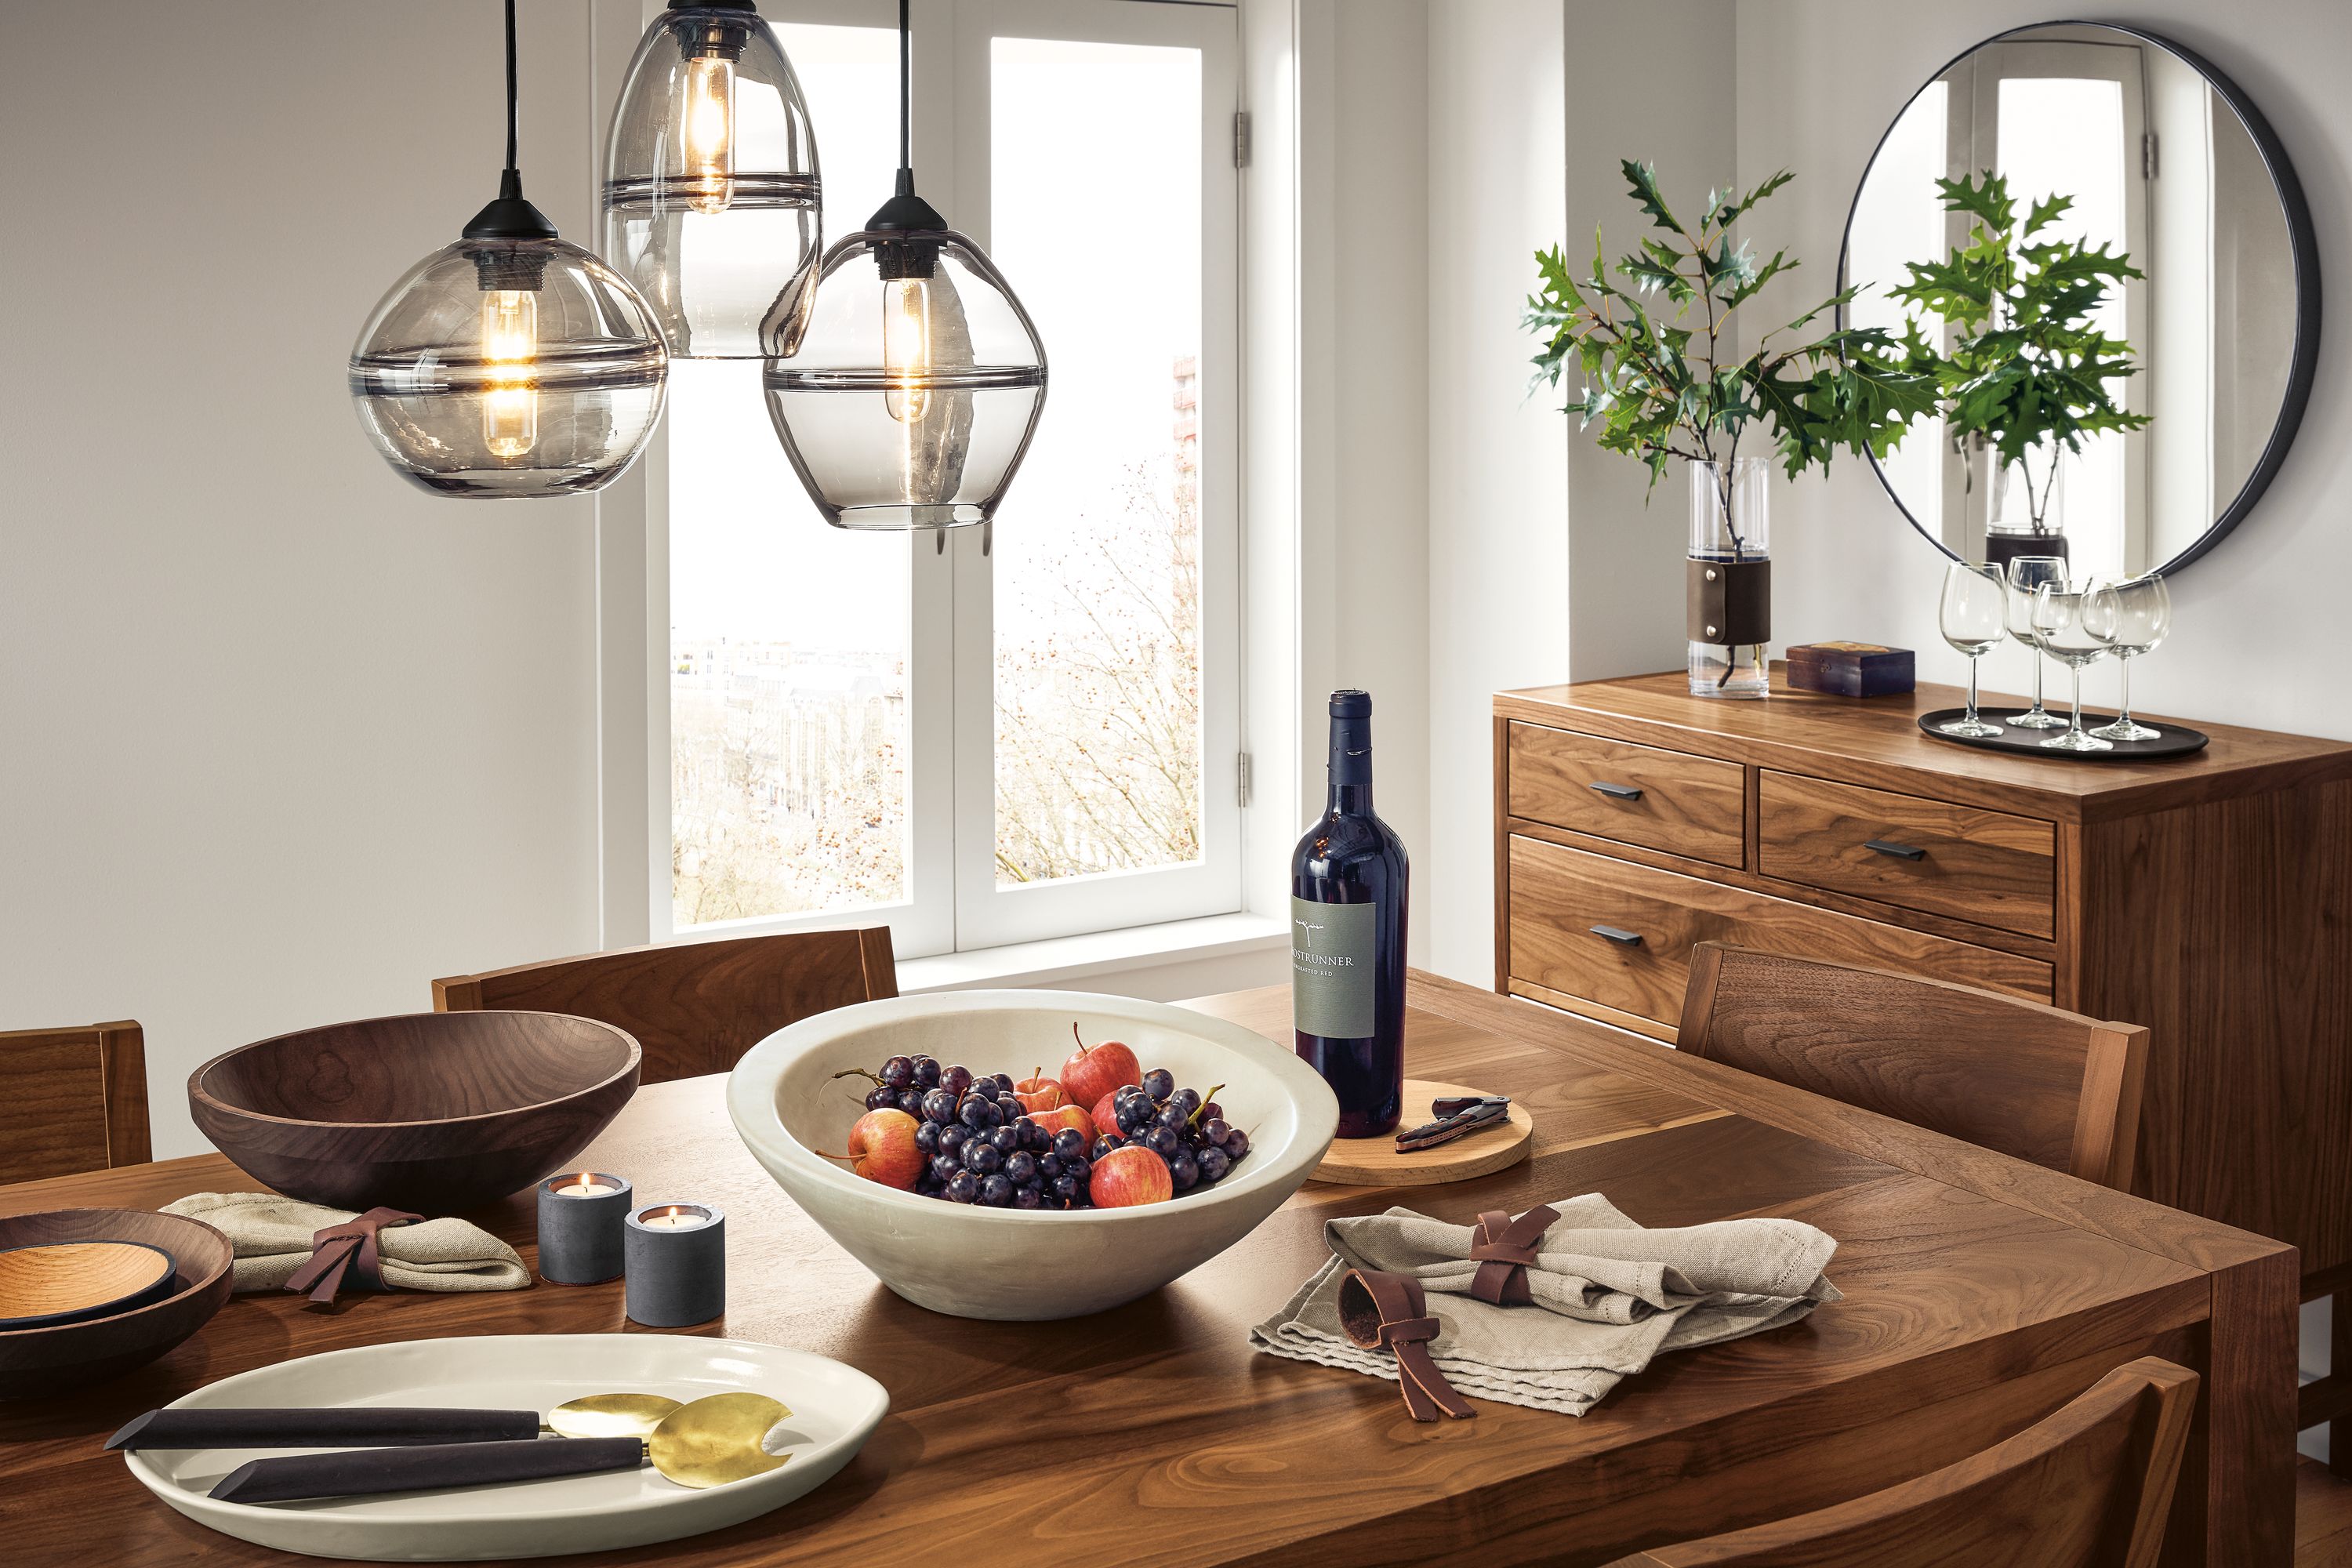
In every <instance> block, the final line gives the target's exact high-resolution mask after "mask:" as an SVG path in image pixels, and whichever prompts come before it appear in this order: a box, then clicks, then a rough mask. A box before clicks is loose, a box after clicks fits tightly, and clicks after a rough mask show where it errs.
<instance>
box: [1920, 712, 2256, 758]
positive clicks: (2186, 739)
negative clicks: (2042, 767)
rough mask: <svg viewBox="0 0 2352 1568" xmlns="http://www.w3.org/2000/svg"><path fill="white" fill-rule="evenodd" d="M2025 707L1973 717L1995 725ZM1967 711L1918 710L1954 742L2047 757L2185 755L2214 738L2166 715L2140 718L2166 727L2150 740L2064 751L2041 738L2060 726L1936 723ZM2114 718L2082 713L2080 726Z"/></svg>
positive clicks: (1924, 724) (1930, 729) (1924, 729)
mask: <svg viewBox="0 0 2352 1568" xmlns="http://www.w3.org/2000/svg"><path fill="white" fill-rule="evenodd" d="M2027 711H2029V710H2027V709H2023V708H1979V709H1978V710H1977V717H1978V718H1979V719H1982V720H1983V721H1986V722H1987V723H1989V724H1999V723H2001V722H2003V721H2006V720H2010V719H2014V718H2016V717H2017V716H2018V715H2019V714H2020V713H2023V712H2027ZM2051 711H2052V712H2053V713H2054V712H2056V711H2058V710H2057V709H2055V708H2053V709H2052V710H2051ZM1967 712H1968V710H1967V709H1965V708H1938V709H1937V710H1935V711H1934V712H1933V713H1922V714H1920V715H1919V730H1920V732H1921V733H1923V734H1925V735H1927V736H1928V737H1929V738H1930V739H1933V740H1937V741H1943V742H1948V743H1949V744H1951V745H1955V746H1974V747H1977V748H1978V749H1979V750H1981V751H1987V752H2015V753H2017V754H2018V755H2019V756H2023V757H2048V758H2052V759H2053V760H2055V761H2058V762H2062V763H2138V762H2146V761H2147V760H2148V759H2149V758H2151V757H2185V756H2187V755H2188V754H2189V752H2201V751H2203V750H2204V749H2205V747H2206V746H2207V745H2208V744H2210V742H2211V741H2212V739H2213V737H2212V736H2210V735H2208V734H2207V733H2205V731H2202V730H2192V729H2190V728H2189V726H2188V725H2186V724H2175V723H2173V722H2172V721H2170V720H2167V721H2164V722H2163V723H2161V724H2159V723H2156V722H2154V721H2150V720H2147V719H2143V720H2141V721H2140V722H2141V723H2143V724H2146V725H2147V727H2148V728H2149V729H2151V730H2161V731H2164V732H2163V733H2162V734H2160V735H2158V737H2157V738H2156V739H2155V740H2153V741H2111V742H2108V746H2109V749H2108V750H2106V751H2104V752H2062V751H2060V750H2058V749H2057V748H2056V747H2054V746H2044V745H2043V744H2042V742H2043V741H2045V740H2047V739H2048V738H2049V737H2051V736H2053V735H2063V734H2064V733H2065V731H2063V730H2010V731H2004V732H2003V733H2001V734H1999V735H1985V736H1976V737H1971V736H1968V735H1947V734H1944V733H1943V732H1941V731H1938V730H1937V728H1936V726H1937V725H1938V724H1948V723H1950V722H1951V721H1953V720H1955V719H1958V718H1959V717H1961V716H1962V715H1964V714H1965V713H1967ZM2115 719H2116V716H2115V715H2114V714H2112V713H2085V714H2084V715H2083V728H2084V729H2085V730H2096V729H2098V728H2099V727H2100V726H2102V725H2105V724H2112V723H2114V722H2115Z"/></svg>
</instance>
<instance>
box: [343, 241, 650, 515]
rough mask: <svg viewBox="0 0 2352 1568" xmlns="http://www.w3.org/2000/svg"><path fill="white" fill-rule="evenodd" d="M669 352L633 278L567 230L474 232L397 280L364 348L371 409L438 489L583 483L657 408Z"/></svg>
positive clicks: (497, 490)
mask: <svg viewBox="0 0 2352 1568" xmlns="http://www.w3.org/2000/svg"><path fill="white" fill-rule="evenodd" d="M668 365H669V358H668V354H667V352H666V351H665V350H664V349H663V347H662V341H661V334H660V332H659V331H657V330H656V327H655V325H654V321H653V318H652V316H651V315H650V314H649V313H648V312H647V310H646V306H645V302H644V301H643V300H639V299H638V298H637V296H636V293H635V290H633V289H630V287H629V286H628V284H627V283H625V281H623V280H622V279H621V278H620V277H619V276H618V275H617V274H616V273H614V271H613V270H612V269H611V268H608V267H606V266H605V265H604V263H603V262H601V261H599V260H597V259H596V258H594V257H593V256H591V255H590V254H588V252H586V251H584V250H583V249H581V248H580V247H578V246H576V245H567V244H565V243H564V242H563V241H562V240H560V239H553V238H548V239H507V238H499V239H462V240H459V241H458V242H457V244H455V245H452V246H448V247H445V248H443V249H440V250H436V251H435V252H434V253H433V254H432V255H430V256H428V257H426V258H425V259H424V260H423V261H420V262H418V263H417V264H416V265H415V267H413V268H410V269H409V271H408V275H407V276H406V277H404V278H403V279H401V280H400V281H399V282H397V283H395V284H394V285H393V286H392V291H391V292H390V293H388V294H386V295H385V296H384V297H383V303H381V304H379V305H378V306H377V307H376V308H375V313H374V314H373V316H371V317H370V318H369V319H368V323H367V326H366V327H365V328H364V329H362V331H361V332H360V341H359V345H358V346H357V347H356V348H354V349H353V350H352V364H351V388H352V401H353V402H354V403H355V404H356V405H358V409H359V416H360V423H361V424H362V426H365V427H366V429H367V433H368V436H369V437H370V438H371V439H372V440H373V441H374V442H375V444H376V448H377V450H379V451H381V452H382V453H383V455H384V458H386V459H387V460H388V461H390V462H391V464H392V466H393V467H394V468H396V469H398V470H399V471H400V472H401V473H402V474H403V475H404V476H405V477H406V478H407V479H409V480H410V481H411V482H412V483H414V484H415V485H417V486H419V487H420V488H422V489H427V490H430V491H432V492H433V493H435V494H436V495H447V496H472V497H485V498H491V497H517V496H558V495H577V494H580V493H581V492H583V491H586V490H593V489H602V488H603V487H604V486H605V485H607V484H609V483H611V482H612V481H613V480H614V479H617V478H618V477H619V476H620V475H621V473H622V471H623V470H624V469H625V468H628V466H629V465H630V463H632V462H634V461H635V458H636V456H637V454H638V453H639V452H640V451H642V450H644V448H645V445H646V437H648V436H650V435H651V434H652V433H653V427H654V423H655V421H656V420H657V419H659V418H660V417H661V409H662V392H663V386H664V383H665V381H666V379H667V371H668Z"/></svg>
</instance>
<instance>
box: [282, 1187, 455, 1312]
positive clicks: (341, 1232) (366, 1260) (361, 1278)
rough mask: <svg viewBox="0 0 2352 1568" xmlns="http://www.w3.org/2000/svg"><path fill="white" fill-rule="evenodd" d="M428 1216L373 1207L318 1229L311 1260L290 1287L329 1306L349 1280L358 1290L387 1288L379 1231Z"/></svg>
mask: <svg viewBox="0 0 2352 1568" xmlns="http://www.w3.org/2000/svg"><path fill="white" fill-rule="evenodd" d="M424 1217H425V1216H424V1215H421V1214H406V1213H404V1212H403V1211H401V1210H399V1209H383V1208H377V1209H370V1210H368V1212H367V1213H365V1214H363V1215H354V1216H353V1217H352V1218H350V1219H347V1220H345V1221H344V1222H343V1223H342V1224H341V1225H335V1226H328V1227H327V1228H326V1229H324V1230H321V1231H314V1232H313V1233H312V1234H311V1237H310V1261H309V1262H308V1263H305V1264H303V1265H302V1267H301V1268H297V1269H296V1270H294V1272H293V1275H292V1276H291V1277H290V1278H289V1279H287V1281H286V1289H289V1290H291V1291H293V1292H294V1293H295V1294H296V1295H298V1296H302V1295H307V1296H309V1297H310V1300H313V1301H315V1302H318V1303H319V1304H320V1306H325V1305H327V1304H329V1303H331V1301H333V1300H334V1299H335V1297H336V1296H337V1294H338V1293H340V1292H341V1290H342V1289H343V1288H344V1286H345V1284H346V1283H348V1284H349V1285H350V1287H351V1289H354V1290H385V1289H391V1287H390V1286H388V1285H386V1284H385V1283H384V1282H383V1258H382V1257H381V1255H380V1254H379V1253H378V1252H377V1251H376V1244H375V1233H376V1232H378V1231H380V1230H382V1229H383V1228H384V1227H385V1226H393V1225H414V1224H415V1223H416V1222H417V1221H418V1220H421V1219H423V1218H424Z"/></svg>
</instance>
